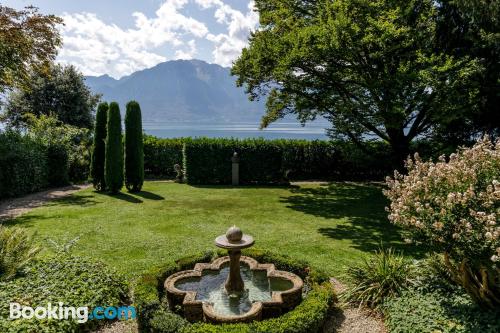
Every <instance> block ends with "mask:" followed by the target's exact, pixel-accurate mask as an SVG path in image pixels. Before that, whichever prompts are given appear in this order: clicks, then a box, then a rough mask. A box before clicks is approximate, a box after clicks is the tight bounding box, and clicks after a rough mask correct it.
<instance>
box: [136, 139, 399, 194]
mask: <svg viewBox="0 0 500 333" xmlns="http://www.w3.org/2000/svg"><path fill="white" fill-rule="evenodd" d="M367 149H368V150H369V151H371V154H367V153H366V152H364V151H362V150H361V149H359V148H358V147H356V146H355V145H353V144H350V143H345V142H334V141H323V140H314V141H307V140H288V139H278V140H265V139H242V140H240V139H227V138H195V139H192V138H179V139H159V138H156V137H153V136H146V137H145V139H144V165H145V172H146V176H147V177H148V178H170V179H173V178H175V176H176V173H175V171H174V169H173V166H174V164H182V165H184V171H185V173H186V175H187V181H188V183H190V184H230V183H231V157H232V156H233V153H234V152H235V151H236V152H238V154H239V157H240V182H241V183H243V184H245V183H246V184H252V183H283V182H286V181H287V180H311V179H321V180H381V179H383V178H384V177H385V176H386V175H388V174H390V173H391V172H392V167H391V165H390V158H389V153H390V149H389V147H388V146H387V145H386V144H384V143H382V142H374V143H371V144H369V145H368V146H367Z"/></svg>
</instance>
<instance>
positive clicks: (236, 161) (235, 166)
mask: <svg viewBox="0 0 500 333" xmlns="http://www.w3.org/2000/svg"><path fill="white" fill-rule="evenodd" d="M231 162H232V172H231V175H232V178H231V184H232V185H233V186H237V185H239V184H240V158H239V157H238V153H237V152H234V154H233V157H231Z"/></svg>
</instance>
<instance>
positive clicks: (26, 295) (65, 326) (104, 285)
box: [0, 255, 127, 333]
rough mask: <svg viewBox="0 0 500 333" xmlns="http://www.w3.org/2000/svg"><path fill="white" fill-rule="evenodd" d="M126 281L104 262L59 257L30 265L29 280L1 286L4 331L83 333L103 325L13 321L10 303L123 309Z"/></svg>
mask: <svg viewBox="0 0 500 333" xmlns="http://www.w3.org/2000/svg"><path fill="white" fill-rule="evenodd" d="M126 291H127V288H126V284H125V283H124V282H123V279H122V278H121V277H120V276H119V275H118V274H117V273H116V272H115V271H114V270H110V269H109V268H108V267H107V266H106V265H104V264H103V263H101V262H96V261H93V260H89V259H86V258H82V257H74V256H70V255H58V256H55V257H48V258H46V259H44V260H41V261H37V262H33V263H31V264H30V265H28V267H27V269H26V274H25V276H22V277H19V278H17V279H14V280H11V281H8V282H0V299H1V300H2V302H0V331H1V332H5V333H10V332H12V333H14V332H54V333H58V332H81V331H82V332H83V331H88V330H89V329H91V328H95V327H96V326H97V325H98V324H102V321H100V322H99V321H94V320H89V321H88V322H87V323H81V324H79V323H77V321H76V319H73V320H47V319H35V318H33V319H22V318H20V319H14V320H11V319H9V303H10V302H18V303H22V304H23V305H26V306H31V307H36V306H47V303H49V302H50V303H52V304H58V303H59V302H64V304H65V305H66V306H75V307H79V306H88V307H89V308H90V309H92V308H93V307H95V306H119V305H122V304H124V302H126V301H127V297H126V296H127V294H126Z"/></svg>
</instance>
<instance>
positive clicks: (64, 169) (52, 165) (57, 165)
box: [47, 144, 69, 186]
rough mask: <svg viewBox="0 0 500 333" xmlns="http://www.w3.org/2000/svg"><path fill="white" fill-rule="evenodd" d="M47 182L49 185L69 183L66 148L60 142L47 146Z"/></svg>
mask: <svg viewBox="0 0 500 333" xmlns="http://www.w3.org/2000/svg"><path fill="white" fill-rule="evenodd" d="M47 166H48V171H47V174H48V182H49V184H50V185H51V186H62V185H67V184H68V183H69V156H68V149H67V148H66V147H65V146H64V145H62V144H53V145H50V146H48V147H47Z"/></svg>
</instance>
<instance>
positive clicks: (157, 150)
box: [144, 135, 188, 179]
mask: <svg viewBox="0 0 500 333" xmlns="http://www.w3.org/2000/svg"><path fill="white" fill-rule="evenodd" d="M187 140H188V139H162V138H157V137H154V136H151V135H145V136H144V174H145V176H146V177H147V178H163V179H174V178H175V176H176V175H177V173H176V172H175V170H174V164H179V165H182V147H183V145H184V142H185V141H187Z"/></svg>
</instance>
